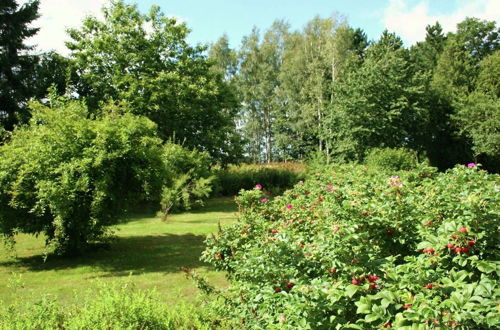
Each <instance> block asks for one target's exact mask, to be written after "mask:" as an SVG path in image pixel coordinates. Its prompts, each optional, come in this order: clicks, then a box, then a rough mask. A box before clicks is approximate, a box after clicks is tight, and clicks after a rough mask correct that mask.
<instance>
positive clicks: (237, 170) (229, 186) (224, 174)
mask: <svg viewBox="0 0 500 330" xmlns="http://www.w3.org/2000/svg"><path fill="white" fill-rule="evenodd" d="M304 175H305V166H304V165H302V164H300V163H271V164H263V165H241V166H234V165H233V166H229V167H228V168H226V169H220V170H218V171H217V172H216V176H217V178H216V189H215V191H216V192H217V193H219V194H221V195H223V196H235V195H236V194H238V192H239V191H240V190H241V189H252V188H253V187H254V186H255V185H256V184H264V183H265V189H266V190H267V191H269V192H271V193H272V194H280V193H281V192H283V191H284V190H286V189H289V188H291V187H292V186H293V185H294V184H295V183H296V182H297V181H299V180H300V179H303V178H304Z"/></svg>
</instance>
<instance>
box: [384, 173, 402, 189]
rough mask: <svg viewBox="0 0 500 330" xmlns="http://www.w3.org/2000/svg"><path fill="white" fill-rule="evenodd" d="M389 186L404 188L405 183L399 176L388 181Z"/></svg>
mask: <svg viewBox="0 0 500 330" xmlns="http://www.w3.org/2000/svg"><path fill="white" fill-rule="evenodd" d="M387 184H388V185H389V186H390V187H402V186H403V182H402V181H401V180H400V179H399V176H398V175H394V176H391V177H390V178H389V179H388V180H387Z"/></svg>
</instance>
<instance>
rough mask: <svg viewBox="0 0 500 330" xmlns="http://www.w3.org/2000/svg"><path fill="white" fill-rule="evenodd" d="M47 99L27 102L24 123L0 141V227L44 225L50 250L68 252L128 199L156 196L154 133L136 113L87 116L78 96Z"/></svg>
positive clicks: (102, 228)
mask: <svg viewBox="0 0 500 330" xmlns="http://www.w3.org/2000/svg"><path fill="white" fill-rule="evenodd" d="M52 105H53V108H49V107H46V106H43V105H41V104H34V105H33V106H32V107H33V118H32V119H31V121H30V124H29V125H28V126H24V127H20V128H18V129H17V130H15V131H14V132H13V134H12V137H11V138H10V140H9V141H8V143H6V144H4V145H2V146H0V205H2V207H1V208H0V233H1V234H3V235H4V236H6V237H11V238H12V237H13V235H14V234H15V233H17V232H24V233H29V234H39V233H44V234H45V235H46V237H47V243H49V244H51V245H53V246H54V247H55V249H56V252H58V253H61V254H75V253H80V252H82V251H84V250H85V249H86V248H87V247H88V246H89V245H90V244H91V243H93V242H99V241H101V240H102V239H103V237H105V236H106V228H107V226H108V225H111V224H113V223H115V222H116V221H117V219H118V218H119V217H120V216H121V214H122V213H123V212H124V211H125V210H126V209H127V208H128V207H130V206H132V205H134V204H136V203H138V202H141V201H143V200H148V199H154V198H156V199H158V197H157V196H158V195H159V193H160V190H161V186H162V180H163V176H164V173H163V163H162V159H161V154H162V149H161V140H160V139H158V138H157V137H156V125H155V124H154V123H153V122H151V121H150V120H149V119H147V118H144V117H137V116H134V115H131V114H125V115H118V114H109V115H105V116H103V117H102V118H99V119H96V120H92V119H89V115H88V111H87V108H86V107H85V106H84V105H83V104H82V103H79V102H68V101H64V100H53V101H52Z"/></svg>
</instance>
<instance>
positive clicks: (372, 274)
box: [202, 165, 500, 329]
mask: <svg viewBox="0 0 500 330" xmlns="http://www.w3.org/2000/svg"><path fill="white" fill-rule="evenodd" d="M262 185H263V188H264V189H255V188H254V189H252V190H249V191H243V192H242V193H241V194H240V196H239V197H238V198H237V202H238V203H239V204H240V207H241V208H240V209H241V215H240V218H239V221H238V222H237V223H236V224H235V225H232V226H230V227H228V228H225V229H223V230H221V231H220V232H219V234H218V235H217V236H214V237H211V238H209V239H208V240H207V248H206V250H205V251H204V253H203V257H202V259H203V260H205V261H208V262H210V263H212V264H213V265H214V266H215V267H216V268H217V269H219V270H225V271H227V274H228V275H227V276H228V278H229V280H230V281H231V286H230V288H229V289H227V290H225V291H217V292H220V293H219V295H220V297H222V299H216V302H215V308H216V309H217V310H218V312H219V313H220V316H221V319H222V320H225V322H226V323H227V326H243V327H246V328H280V329H281V328H313V329H321V328H324V329H332V328H351V329H366V328H384V327H397V328H399V329H405V328H406V329H420V328H443V329H444V328H471V329H472V328H474V329H483V328H496V327H498V325H499V324H500V314H499V311H498V307H497V302H498V301H499V299H500V294H499V289H498V288H497V286H496V283H497V281H498V274H499V271H500V267H499V264H498V257H499V253H498V238H499V237H498V235H499V227H498V226H499V223H498V219H499V213H500V209H499V205H500V196H499V194H498V192H499V190H500V180H499V176H498V175H491V174H487V173H486V172H485V171H482V170H480V169H479V167H477V166H465V167H464V166H457V167H456V168H454V169H451V170H449V171H447V172H446V173H438V172H437V171H436V170H435V169H434V168H431V167H427V166H424V165H420V166H417V168H415V169H413V170H412V171H400V172H396V173H395V172H390V171H384V170H380V169H377V170H372V169H370V168H368V167H365V166H359V165H345V166H340V167H339V166H337V167H334V166H330V167H324V168H322V169H321V170H319V171H317V172H315V173H312V174H310V175H309V177H308V178H307V179H306V180H305V182H299V183H297V184H296V185H295V187H294V188H293V189H291V190H288V191H287V192H285V193H284V194H283V195H282V196H279V197H276V198H274V199H273V200H268V199H267V198H266V196H264V193H263V190H265V183H264V182H263V183H262Z"/></svg>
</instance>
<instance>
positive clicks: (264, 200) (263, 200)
mask: <svg viewBox="0 0 500 330" xmlns="http://www.w3.org/2000/svg"><path fill="white" fill-rule="evenodd" d="M268 200H269V199H267V198H262V199H261V200H260V201H261V203H265V202H267V201H268Z"/></svg>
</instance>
